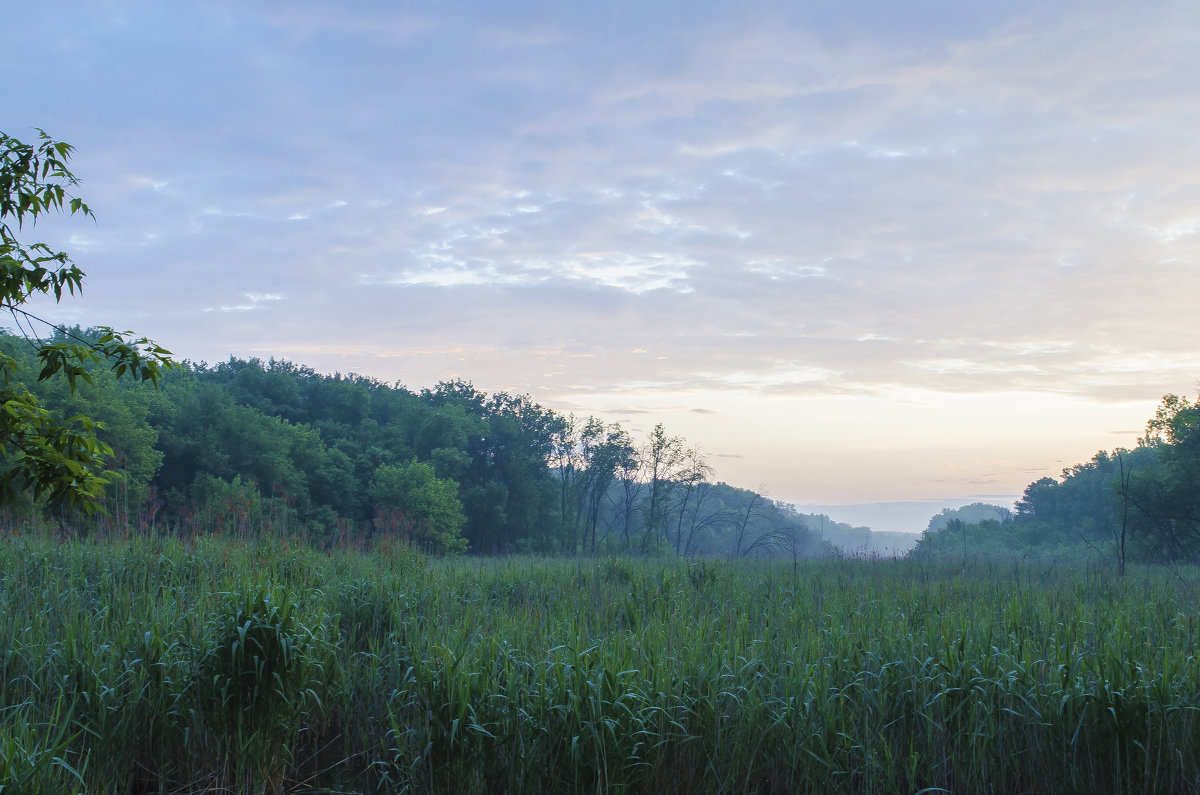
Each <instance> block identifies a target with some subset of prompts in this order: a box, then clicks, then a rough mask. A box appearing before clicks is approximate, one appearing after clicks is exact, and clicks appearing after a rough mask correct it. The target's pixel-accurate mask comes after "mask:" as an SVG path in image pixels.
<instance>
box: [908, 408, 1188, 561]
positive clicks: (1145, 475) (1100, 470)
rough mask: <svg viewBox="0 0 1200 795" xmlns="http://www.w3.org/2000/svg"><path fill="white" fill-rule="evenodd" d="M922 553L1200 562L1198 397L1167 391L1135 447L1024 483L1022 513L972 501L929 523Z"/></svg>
mask: <svg viewBox="0 0 1200 795" xmlns="http://www.w3.org/2000/svg"><path fill="white" fill-rule="evenodd" d="M911 554H913V555H914V556H920V557H938V558H948V559H956V558H957V559H972V558H992V559H1002V560H1003V559H1008V560H1011V559H1020V558H1029V557H1031V556H1032V557H1034V558H1037V559H1041V560H1047V561H1049V560H1052V559H1057V560H1064V561H1065V560H1075V561H1081V560H1085V559H1092V560H1097V559H1098V560H1103V561H1107V562H1110V563H1112V564H1113V565H1114V567H1115V568H1116V570H1117V571H1118V573H1121V574H1123V573H1124V571H1125V567H1126V564H1127V563H1128V562H1130V561H1141V562H1147V563H1163V564H1178V563H1184V562H1188V563H1195V562H1197V561H1198V560H1200V398H1197V399H1196V400H1189V399H1188V398H1186V397H1180V396H1178V395H1166V396H1165V397H1164V398H1163V399H1162V402H1161V403H1160V404H1159V406H1158V408H1157V410H1156V411H1155V414H1154V416H1153V417H1152V418H1151V419H1150V420H1149V421H1148V422H1147V425H1146V431H1145V434H1144V435H1143V436H1142V437H1141V438H1139V440H1138V445H1137V447H1135V448H1133V449H1132V450H1127V449H1117V450H1113V451H1111V452H1108V451H1104V450H1101V451H1100V452H1098V453H1096V455H1095V456H1093V457H1092V459H1091V460H1090V461H1086V462H1084V463H1080V464H1076V465H1075V466H1072V467H1069V468H1067V469H1065V470H1063V473H1062V476H1061V477H1060V478H1057V479H1056V478H1051V477H1044V478H1040V479H1038V480H1036V481H1034V482H1033V483H1030V484H1029V486H1027V487H1026V489H1025V493H1024V494H1023V496H1022V497H1021V499H1020V500H1019V501H1018V502H1017V504H1016V510H1015V511H1010V510H1008V509H1005V508H1003V507H998V506H989V505H973V506H967V507H966V508H963V509H960V510H957V511H949V510H948V511H943V512H942V513H941V514H939V515H938V516H935V517H933V518H932V519H931V520H930V523H929V527H928V528H927V530H926V532H925V533H924V534H923V536H922V538H921V540H920V542H919V543H918V545H917V547H916V548H915V549H914V550H913V552H912V553H911Z"/></svg>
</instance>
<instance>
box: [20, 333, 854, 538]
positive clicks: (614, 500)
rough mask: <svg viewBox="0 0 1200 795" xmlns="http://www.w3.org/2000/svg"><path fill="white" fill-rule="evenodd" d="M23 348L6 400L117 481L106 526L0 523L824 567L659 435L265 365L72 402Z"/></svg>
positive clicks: (797, 534) (768, 510) (30, 507)
mask: <svg viewBox="0 0 1200 795" xmlns="http://www.w3.org/2000/svg"><path fill="white" fill-rule="evenodd" d="M63 334H64V335H69V337H70V338H79V339H84V340H89V339H93V338H94V337H95V336H96V335H95V334H94V333H92V332H88V331H85V330H82V329H71V330H68V331H66V332H63ZM27 348H28V345H27V344H26V343H25V341H24V340H23V339H22V338H20V337H16V336H12V335H5V336H0V351H9V352H11V353H10V355H11V357H12V360H13V362H14V365H13V366H14V368H15V370H14V373H15V375H16V376H17V380H18V381H19V382H21V383H23V384H24V383H28V384H29V385H30V386H29V388H30V389H31V390H32V392H33V393H35V394H36V396H37V399H38V400H39V401H41V403H42V404H44V405H45V406H46V407H47V408H48V410H49V411H51V412H52V413H53V414H55V415H56V416H58V415H62V416H66V415H68V414H70V413H82V414H84V415H87V416H94V417H97V418H100V419H103V420H104V424H103V426H102V427H98V428H97V434H98V437H97V438H98V442H99V443H101V444H106V445H108V446H109V448H110V449H111V450H112V451H113V453H112V455H111V456H110V457H109V459H108V460H107V463H108V464H110V465H112V466H113V467H114V468H116V469H118V470H119V471H121V472H123V473H124V474H125V479H124V480H122V481H120V482H117V483H114V484H110V485H109V486H108V489H107V491H102V492H101V495H100V497H99V499H100V504H101V505H103V506H106V507H107V509H108V512H107V514H105V515H101V516H99V517H93V518H89V517H88V516H86V515H85V514H84V513H83V512H81V511H78V510H71V509H58V510H57V511H56V510H53V509H52V508H51V506H49V505H48V504H47V503H46V501H45V500H44V499H42V500H38V501H37V502H36V503H35V502H33V501H31V500H29V499H28V497H26V498H25V499H24V501H23V502H20V501H19V502H16V503H12V504H10V506H9V509H8V514H7V515H8V519H9V521H10V522H16V521H27V520H28V518H29V516H30V515H41V516H42V517H43V518H44V519H46V520H47V521H53V522H55V523H57V524H62V525H64V526H66V527H68V528H70V529H73V530H76V531H79V532H87V531H89V530H91V529H93V528H100V529H105V528H108V529H113V528H117V529H120V530H122V531H126V532H136V531H137V530H139V529H148V528H150V527H154V528H156V529H159V530H163V529H166V530H170V531H172V532H180V533H212V532H220V533H234V534H258V533H263V532H268V531H270V532H284V533H303V534H305V535H307V536H308V537H310V538H313V539H315V540H317V541H318V542H322V543H333V542H352V543H359V542H368V541H370V540H372V539H376V538H378V537H380V536H384V535H394V536H398V537H406V538H408V539H410V540H411V541H413V542H414V543H418V544H420V545H422V546H424V547H426V548H427V549H429V550H431V551H436V552H443V553H449V552H459V551H463V550H469V551H471V552H476V553H483V554H503V553H510V552H521V551H525V552H540V553H551V554H580V553H584V554H599V553H604V552H635V553H636V552H654V553H655V554H659V553H668V552H673V553H676V554H680V555H689V556H691V555H710V556H717V555H719V556H731V557H732V556H738V555H742V554H748V553H749V554H755V555H762V556H783V557H791V556H792V555H793V553H795V554H797V555H799V556H800V557H810V556H814V555H827V554H830V548H829V546H828V545H827V544H825V543H824V542H822V541H820V539H819V538H818V536H817V534H815V533H813V532H811V531H810V530H809V528H808V524H807V523H806V520H805V519H804V518H802V517H799V516H798V515H796V514H795V512H794V511H791V510H790V509H789V508H786V507H785V506H781V505H777V504H775V503H772V502H770V501H769V500H760V501H759V502H758V504H759V506H760V508H761V510H755V511H754V512H753V516H751V517H746V516H744V515H743V514H742V513H741V506H744V505H745V504H746V503H747V501H750V500H752V499H754V495H753V494H752V493H751V492H746V491H744V490H741V489H734V488H733V487H730V486H726V485H725V484H719V483H714V482H712V479H711V478H712V470H711V468H710V467H709V466H708V464H707V463H706V461H705V460H704V456H703V455H702V454H700V452H699V451H698V450H696V449H694V448H688V447H687V446H686V444H685V443H684V441H683V440H682V439H681V438H679V437H675V436H672V435H671V434H669V433H667V431H666V430H665V429H664V428H663V427H662V426H661V425H659V426H657V427H656V428H654V430H653V431H652V433H651V434H650V435H649V437H648V438H647V440H646V441H645V442H644V443H642V444H638V443H637V442H636V441H635V439H634V438H633V437H632V435H631V434H630V432H629V431H628V430H627V429H626V428H624V427H622V426H621V425H618V424H612V423H604V422H602V421H600V420H598V419H596V418H595V417H589V418H586V419H583V420H580V419H578V418H575V417H573V416H562V415H559V414H557V413H555V412H553V411H550V410H548V409H546V408H544V407H542V406H539V405H537V404H536V403H534V402H533V401H532V400H530V398H529V397H528V396H524V395H520V396H514V395H510V394H506V393H496V394H492V395H488V394H485V393H483V392H481V391H480V390H478V389H476V388H475V387H474V386H473V385H472V384H470V383H469V382H465V381H451V382H445V383H441V384H437V385H436V386H434V387H432V388H429V389H424V390H421V391H420V392H419V393H414V392H412V391H410V390H407V389H405V388H403V387H401V386H399V385H392V386H389V385H387V384H383V383H380V382H378V381H375V380H372V379H369V378H363V377H360V376H355V375H349V376H343V375H339V374H334V375H322V374H318V373H316V372H314V371H313V370H311V369H309V368H307V367H303V366H299V365H295V364H292V363H290V362H280V361H274V360H272V361H267V362H262V361H258V360H249V361H247V360H240V359H232V358H231V359H230V360H229V361H227V362H222V363H220V364H217V365H208V364H206V363H199V364H196V363H184V365H183V366H181V367H179V368H177V369H175V370H172V371H171V372H168V373H165V374H164V375H163V377H162V378H161V379H160V380H161V383H160V388H159V389H157V390H155V389H150V388H142V387H138V386H136V385H134V384H132V383H130V382H128V381H120V380H118V379H117V377H116V373H115V372H114V371H112V370H111V369H106V368H98V367H95V366H91V367H88V368H85V369H84V370H83V371H82V372H83V373H85V374H86V375H87V376H88V378H90V379H91V381H92V384H93V386H92V388H89V389H87V390H78V391H76V392H71V391H70V390H69V388H68V386H67V385H66V384H65V383H62V382H60V381H58V380H53V379H52V380H51V381H48V382H38V381H37V380H36V369H37V364H36V361H35V359H34V357H33V355H32V354H31V353H30V352H29V351H28V350H26V349H27ZM735 530H736V531H737V532H736V533H735ZM735 535H736V536H737V537H740V538H741V543H740V544H739V543H737V542H736V541H735Z"/></svg>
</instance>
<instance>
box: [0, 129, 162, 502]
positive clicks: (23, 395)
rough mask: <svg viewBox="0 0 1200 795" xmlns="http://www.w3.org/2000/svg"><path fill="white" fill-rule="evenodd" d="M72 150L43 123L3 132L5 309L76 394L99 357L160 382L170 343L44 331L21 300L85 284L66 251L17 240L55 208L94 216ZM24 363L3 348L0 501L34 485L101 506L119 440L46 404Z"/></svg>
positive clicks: (0, 252)
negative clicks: (43, 334) (22, 135)
mask: <svg viewBox="0 0 1200 795" xmlns="http://www.w3.org/2000/svg"><path fill="white" fill-rule="evenodd" d="M72 151H73V149H72V147H71V146H70V145H69V144H66V143H63V142H61V141H55V140H53V139H52V138H51V137H50V136H49V135H47V134H46V133H45V132H44V131H42V130H38V137H37V141H36V143H33V144H26V143H23V142H22V141H20V140H18V139H16V138H13V137H11V136H9V135H7V134H5V133H3V132H0V308H2V309H3V310H4V311H7V312H8V314H9V316H10V317H11V318H12V321H13V323H14V324H15V325H16V328H17V329H18V330H19V331H20V332H21V333H22V334H23V335H24V336H25V337H26V339H27V340H28V341H29V342H30V345H31V347H32V350H33V351H34V353H35V355H36V358H37V360H38V366H39V368H40V369H39V371H38V373H37V377H36V380H37V381H47V380H49V379H52V378H54V377H55V376H59V377H61V378H64V379H65V380H66V383H67V386H68V388H69V389H70V391H71V392H72V393H73V392H74V391H75V389H76V386H77V383H78V381H80V380H82V381H84V382H86V383H88V384H94V381H93V377H92V375H91V368H92V367H93V366H94V365H97V364H101V363H103V364H105V365H107V366H109V368H110V369H111V370H112V372H113V373H114V374H115V375H116V376H117V377H118V378H119V377H122V376H130V377H132V378H133V379H135V380H137V381H150V382H153V383H157V382H158V378H159V376H160V374H161V372H162V369H163V368H166V367H169V366H170V365H171V360H170V358H169V356H170V352H169V351H167V350H166V349H164V348H162V347H159V346H158V345H156V344H154V343H153V342H151V341H150V340H148V339H146V338H139V339H131V337H132V336H133V334H132V332H116V331H114V330H112V329H111V328H102V329H99V330H98V333H97V334H95V335H94V336H93V337H92V338H90V339H85V338H68V337H64V336H62V335H61V334H60V335H59V336H58V337H57V338H55V339H51V340H42V339H41V338H40V336H39V334H38V333H37V332H36V328H35V324H40V325H44V326H50V324H48V323H46V322H45V321H43V320H41V319H40V318H38V317H37V316H35V315H33V314H32V313H30V312H29V311H28V310H27V309H26V308H25V306H26V304H27V302H28V301H29V300H30V299H31V298H32V297H34V296H37V295H44V296H49V297H52V298H53V299H54V300H55V301H61V300H62V298H63V295H64V293H66V294H68V295H74V294H75V293H78V292H80V291H81V290H82V289H83V278H84V272H83V271H82V270H81V269H80V268H79V267H78V266H77V265H75V263H74V262H72V261H71V258H70V257H69V256H68V255H67V253H66V252H64V251H56V250H55V249H54V248H53V247H51V246H50V245H48V244H46V243H42V242H32V243H27V242H23V241H22V240H21V234H22V233H23V232H24V231H25V230H26V228H27V227H33V226H34V225H35V224H36V223H37V221H38V220H39V219H40V218H42V217H44V216H46V215H47V214H49V213H61V212H67V213H69V214H71V215H74V214H79V215H82V216H85V217H94V216H93V213H92V210H91V208H89V207H88V206H87V205H86V204H85V203H84V202H83V200H82V199H81V198H79V197H78V196H75V195H74V194H73V189H74V188H75V186H77V185H78V180H77V179H76V178H75V176H74V175H73V174H72V173H71V171H70V170H69V169H68V168H67V161H68V159H69V158H70V156H71V153H72ZM51 328H53V327H51ZM18 366H19V360H18V358H17V357H16V355H15V354H13V353H3V354H0V381H2V382H3V386H0V452H2V453H3V464H2V468H0V501H3V502H4V503H7V504H11V503H13V502H14V501H16V500H17V499H19V498H20V496H21V495H22V494H23V493H26V492H28V493H29V494H30V496H31V497H32V499H34V500H35V501H36V500H38V499H39V498H43V497H44V498H45V499H46V500H47V501H48V502H49V503H50V504H51V505H52V506H60V505H64V504H69V505H74V506H78V507H80V508H82V509H83V510H85V511H87V512H89V513H90V512H95V511H96V510H98V509H100V507H101V505H102V502H101V499H100V497H101V495H102V494H103V492H104V488H105V486H107V485H108V484H109V483H111V482H112V479H113V475H111V474H109V468H110V464H112V463H113V462H114V461H115V458H114V450H113V448H112V447H111V446H110V445H109V444H108V443H106V442H104V441H101V440H100V439H99V438H98V436H97V431H98V430H100V429H101V428H102V425H101V424H100V423H98V422H97V421H96V420H95V419H94V418H93V417H92V416H89V415H88V414H83V413H79V414H69V415H65V416H64V415H61V414H59V413H56V412H53V411H51V410H50V409H48V408H47V407H46V406H45V405H44V404H43V403H42V402H41V401H39V400H38V398H37V397H36V396H35V394H34V393H33V392H32V391H30V389H29V387H28V386H27V385H26V384H24V383H22V382H21V381H20V380H19V379H18V378H17V370H18Z"/></svg>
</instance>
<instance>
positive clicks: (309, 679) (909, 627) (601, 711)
mask: <svg viewBox="0 0 1200 795" xmlns="http://www.w3.org/2000/svg"><path fill="white" fill-rule="evenodd" d="M1198 595H1200V573H1198V572H1197V570H1195V569H1191V568H1188V569H1166V568H1146V569H1136V568H1131V569H1130V572H1129V573H1128V575H1127V576H1126V577H1125V578H1124V579H1123V580H1119V579H1117V578H1116V577H1115V576H1114V575H1113V572H1112V571H1111V570H1110V569H1108V568H1107V567H1103V566H1101V567H1096V568H1092V569H1066V568H1063V567H1062V566H1055V565H1051V564H1029V563H1024V564H1005V565H989V564H987V563H984V562H975V563H973V564H968V565H967V566H965V567H963V566H961V565H960V566H957V567H956V566H950V565H942V564H932V563H922V562H920V561H908V560H900V561H869V560H844V561H819V562H818V561H808V562H806V561H800V562H798V563H796V564H793V563H786V564H784V563H754V562H750V561H736V562H727V561H714V560H696V561H686V560H675V559H671V560H638V559H624V558H588V559H559V560H555V559H541V558H538V559H534V558H507V559H479V558H455V559H431V558H425V557H423V556H422V555H421V554H419V553H418V552H416V551H414V550H413V549H411V548H409V547H405V546H400V545H387V544H385V545H382V546H380V547H378V548H376V549H373V550H370V551H363V550H355V549H344V550H334V551H328V552H322V551H317V550H314V549H312V548H311V547H308V546H306V545H303V544H296V543H288V542H286V541H282V540H261V541H239V540H232V539H223V538H198V539H194V540H179V539H176V538H136V539H129V540H96V541H84V540H79V539H76V538H55V537H51V536H45V535H42V536H37V537H29V536H12V537H7V538H5V539H3V541H2V542H0V600H2V601H0V605H3V613H2V615H0V653H2V657H0V673H2V676H0V688H3V690H2V693H0V783H2V784H3V785H4V791H6V792H7V791H12V792H89V793H150V792H154V793H175V792H263V793H266V792H272V793H275V792H281V791H282V792H402V791H411V792H447V793H451V792H455V793H457V792H482V791H485V790H486V791H510V792H556V793H557V792H629V793H634V792H647V793H649V792H689V793H690V792H700V793H705V792H712V793H717V792H731V793H732V792H764V793H770V792H781V793H782V792H847V793H850V792H853V793H875V792H877V793H896V792H922V791H923V792H957V793H964V792H997V793H1013V792H1101V791H1103V792H1154V793H1162V792H1188V791H1191V792H1195V791H1200V754H1198V753H1197V749H1200V666H1198V665H1197V658H1196V655H1197V631H1198V627H1197V618H1198V617H1200V611H1198V609H1197V604H1198V603H1197V596H1198Z"/></svg>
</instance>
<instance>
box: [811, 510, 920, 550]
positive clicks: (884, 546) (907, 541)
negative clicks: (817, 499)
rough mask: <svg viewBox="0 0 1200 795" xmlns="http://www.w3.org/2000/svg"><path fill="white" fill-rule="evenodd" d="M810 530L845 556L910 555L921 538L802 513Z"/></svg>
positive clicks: (821, 515)
mask: <svg viewBox="0 0 1200 795" xmlns="http://www.w3.org/2000/svg"><path fill="white" fill-rule="evenodd" d="M802 518H803V519H804V522H805V524H807V525H808V529H809V530H810V531H812V532H813V533H816V534H817V535H818V536H819V537H821V538H823V539H825V540H826V541H828V542H829V543H830V544H832V545H833V546H834V547H836V548H837V549H838V551H839V552H841V553H842V554H843V555H854V556H864V557H866V556H876V555H877V556H881V557H892V556H899V555H904V554H906V553H907V552H908V551H909V550H910V549H912V548H913V547H914V546H916V544H917V540H918V539H919V538H920V536H918V535H917V534H916V533H901V532H896V531H886V530H885V531H873V530H871V528H869V527H862V526H854V525H850V524H847V523H846V522H835V521H834V520H833V519H831V518H829V516H827V515H825V514H802Z"/></svg>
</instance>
